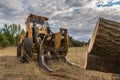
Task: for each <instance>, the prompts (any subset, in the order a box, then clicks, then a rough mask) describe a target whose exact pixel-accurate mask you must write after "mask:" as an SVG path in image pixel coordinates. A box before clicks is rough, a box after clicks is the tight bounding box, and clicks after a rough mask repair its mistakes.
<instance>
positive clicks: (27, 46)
mask: <svg viewBox="0 0 120 80" xmlns="http://www.w3.org/2000/svg"><path fill="white" fill-rule="evenodd" d="M22 45H23V56H22V57H21V61H22V62H23V63H24V62H29V61H31V58H32V41H31V39H30V38H24V39H23V43H22Z"/></svg>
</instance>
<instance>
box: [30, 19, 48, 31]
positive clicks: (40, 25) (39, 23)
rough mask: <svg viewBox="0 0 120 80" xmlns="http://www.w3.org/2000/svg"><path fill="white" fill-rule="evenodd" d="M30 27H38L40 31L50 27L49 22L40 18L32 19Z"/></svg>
mask: <svg viewBox="0 0 120 80" xmlns="http://www.w3.org/2000/svg"><path fill="white" fill-rule="evenodd" d="M30 25H31V27H33V26H34V27H37V28H39V29H45V28H46V27H48V22H47V21H44V20H42V19H40V18H31V19H30Z"/></svg>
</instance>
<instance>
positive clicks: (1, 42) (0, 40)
mask: <svg viewBox="0 0 120 80" xmlns="http://www.w3.org/2000/svg"><path fill="white" fill-rule="evenodd" d="M7 46H10V42H9V41H8V40H7V39H6V38H5V36H4V35H3V34H0V48H4V47H7Z"/></svg>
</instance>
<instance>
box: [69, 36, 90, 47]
mask: <svg viewBox="0 0 120 80" xmlns="http://www.w3.org/2000/svg"><path fill="white" fill-rule="evenodd" d="M88 44H89V41H88V42H85V41H82V42H81V41H79V40H75V39H73V38H72V37H70V39H69V46H70V47H83V46H87V45H88Z"/></svg>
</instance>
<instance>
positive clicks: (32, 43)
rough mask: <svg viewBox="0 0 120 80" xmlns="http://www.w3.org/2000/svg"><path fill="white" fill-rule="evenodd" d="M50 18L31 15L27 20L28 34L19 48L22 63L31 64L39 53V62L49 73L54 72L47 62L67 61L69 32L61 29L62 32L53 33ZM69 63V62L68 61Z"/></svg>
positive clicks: (18, 52) (18, 53) (21, 39)
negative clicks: (49, 23) (34, 56)
mask: <svg viewBox="0 0 120 80" xmlns="http://www.w3.org/2000/svg"><path fill="white" fill-rule="evenodd" d="M47 21H48V18H46V17H43V16H37V15H33V14H30V15H29V16H28V17H27V20H26V26H27V32H26V35H25V36H24V37H22V36H21V37H20V44H19V45H18V46H17V57H18V58H20V59H21V61H22V62H24V63H25V62H29V61H30V60H32V58H33V54H34V53H37V61H38V63H39V64H40V66H43V67H44V68H45V69H47V70H48V71H53V70H52V69H51V68H50V67H48V66H47V64H46V60H50V59H52V60H58V59H63V60H65V61H67V59H66V55H67V52H68V32H67V29H64V28H60V31H59V32H57V33H53V32H52V31H51V29H50V27H49V25H48V22H47ZM67 62H68V63H69V61H67Z"/></svg>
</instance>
